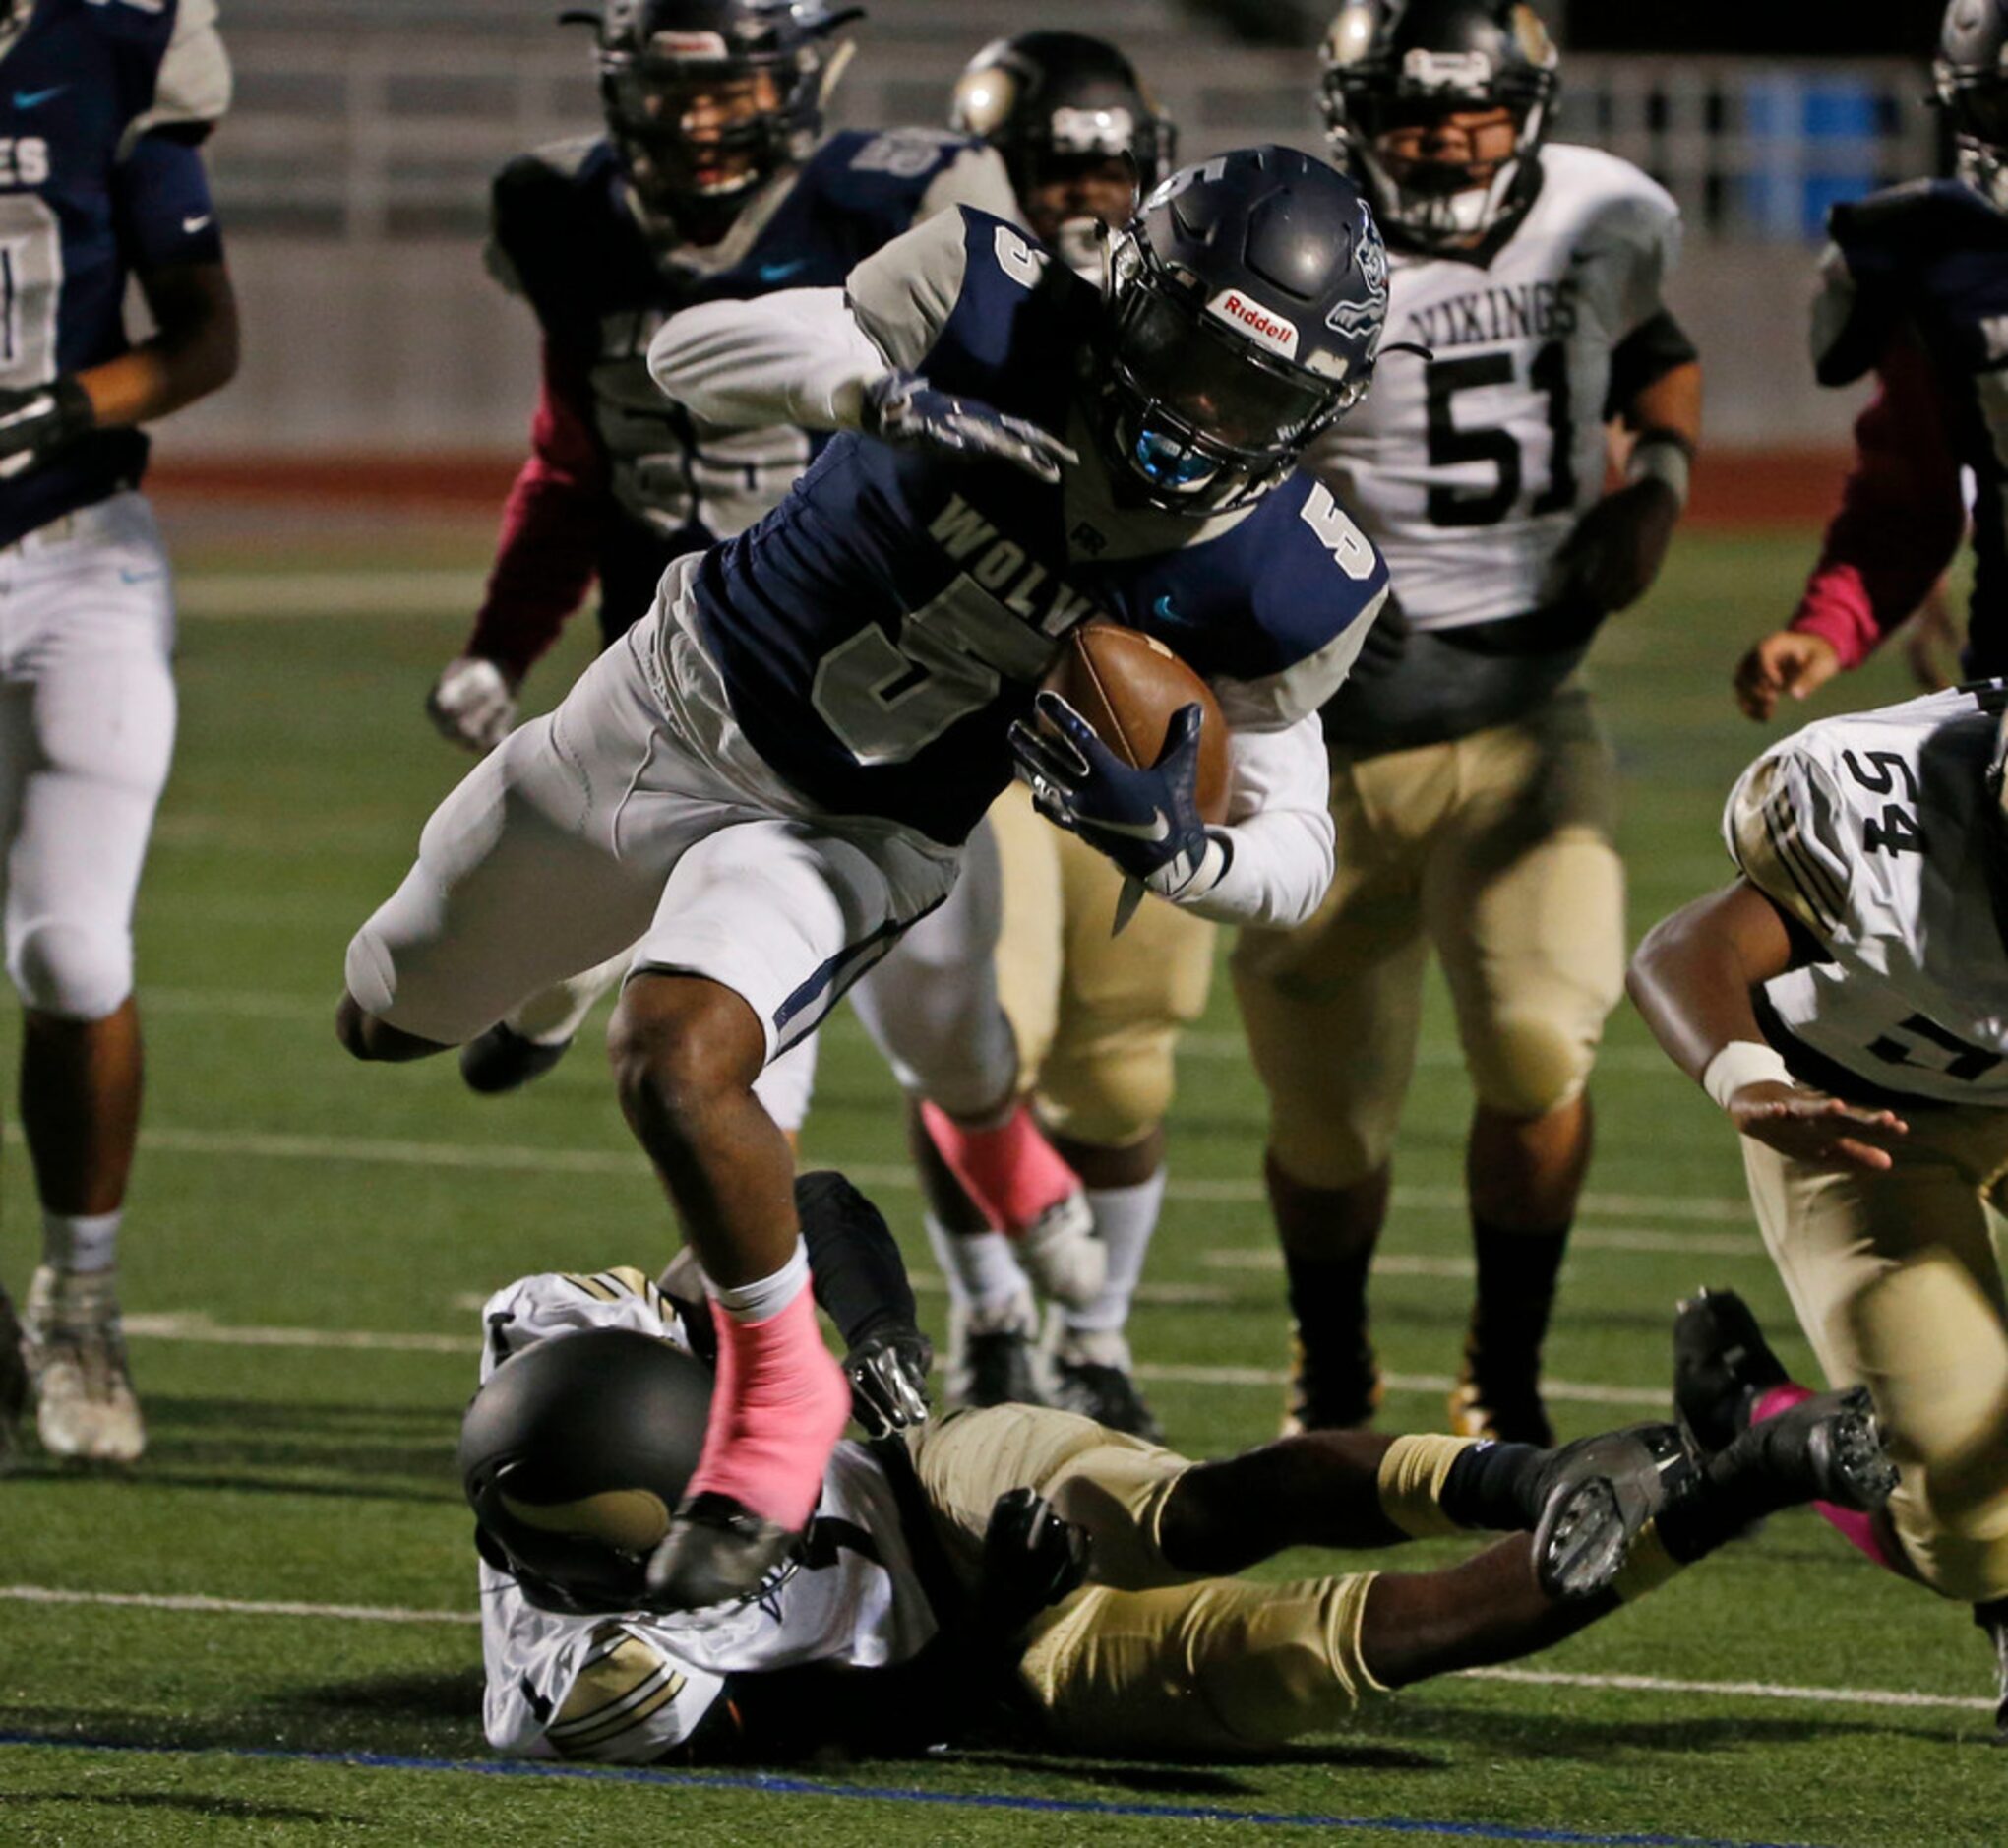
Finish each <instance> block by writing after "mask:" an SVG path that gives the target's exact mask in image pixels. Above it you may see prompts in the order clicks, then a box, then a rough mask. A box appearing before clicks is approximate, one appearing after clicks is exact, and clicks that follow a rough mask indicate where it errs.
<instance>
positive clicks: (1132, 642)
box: [1010, 623, 1228, 900]
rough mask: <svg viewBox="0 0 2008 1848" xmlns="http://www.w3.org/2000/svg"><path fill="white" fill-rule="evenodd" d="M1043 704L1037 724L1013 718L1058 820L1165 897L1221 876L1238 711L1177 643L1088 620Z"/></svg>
mask: <svg viewBox="0 0 2008 1848" xmlns="http://www.w3.org/2000/svg"><path fill="white" fill-rule="evenodd" d="M1035 712H1036V714H1037V722H1036V723H1035V724H1032V725H1027V724H1024V723H1022V722H1020V723H1018V724H1014V725H1013V726H1012V727H1011V734H1010V738H1011V751H1012V755H1013V756H1014V758H1015V759H1016V768H1017V773H1018V775H1019V777H1020V778H1021V779H1022V780H1023V781H1024V782H1025V783H1026V784H1027V785H1028V786H1029V787H1030V789H1031V791H1032V800H1033V802H1034V803H1035V804H1036V805H1037V807H1038V809H1039V812H1040V813H1041V814H1042V815H1044V816H1045V817H1046V819H1047V820H1048V821H1050V822H1053V823H1054V824H1056V825H1057V826H1059V827H1061V828H1065V829H1066V830H1067V831H1068V832H1072V833H1077V834H1079V835H1080V837H1081V838H1082V839H1083V840H1085V841H1087V842H1088V844H1089V845H1090V846H1093V847H1095V848H1097V849H1098V850H1099V851H1101V852H1103V853H1105V854H1107V855H1108V856H1109V858H1110V859H1112V860H1113V861H1115V863H1116V864H1117V865H1118V866H1120V867H1121V868H1122V869H1123V870H1124V871H1125V872H1126V873H1127V874H1129V875H1130V877H1131V878H1133V879H1136V880H1139V881H1141V882H1142V884H1143V885H1145V886H1146V887H1148V888H1149V889H1150V890H1151V891H1152V892H1155V893H1158V894H1159V895H1160V896H1161V897H1166V898H1171V899H1175V900H1176V899H1178V898H1180V897H1182V896H1189V895H1193V893H1194V889H1195V888H1197V889H1200V890H1203V889H1205V888H1210V887H1211V886H1212V885H1213V884H1214V883H1215V882H1216V881H1217V880H1218V878H1219V875H1220V873H1221V871H1223V870H1224V866H1225V860H1226V851H1227V850H1226V848H1225V847H1224V846H1223V845H1222V844H1221V843H1220V842H1219V841H1217V840H1215V839H1214V837H1213V836H1212V835H1211V834H1209V833H1208V832H1207V830H1208V828H1209V827H1210V826H1213V825H1217V824H1219V823H1220V822H1223V821H1225V820H1226V817H1227V795H1228V753H1227V721H1226V720H1225V719H1224V718H1223V717H1222V716H1221V713H1220V708H1219V706H1218V704H1217V703H1216V702H1215V700H1214V698H1213V695H1212V693H1211V692H1210V691H1209V690H1208V688H1207V686H1206V683H1205V682H1204V681H1203V680H1201V679H1200V678H1199V676H1198V675H1197V674H1195V673H1193V672H1192V670H1191V669H1190V668H1189V667H1187V665H1186V664H1185V662H1184V661H1182V660H1180V659H1179V657H1178V656H1177V655H1176V654H1174V653H1173V652H1172V651H1171V649H1169V648H1168V647H1165V646H1164V645H1163V644H1162V643H1160V642H1157V641H1155V640H1154V639H1153V638H1151V637H1150V636H1147V635H1144V634H1143V633H1142V632H1141V631H1140V630H1135V629H1126V628H1123V627H1122V626H1120V625H1119V624H1116V623H1088V624H1086V625H1084V626H1083V627H1081V628H1080V629H1077V630H1075V631H1074V632H1073V634H1072V635H1071V636H1069V637H1068V638H1067V643H1066V647H1065V650H1064V651H1063V652H1062V655H1061V657H1060V660H1059V661H1058V662H1057V663H1056V664H1055V665H1054V667H1053V670H1052V671H1051V672H1050V673H1049V674H1048V675H1047V676H1046V683H1045V685H1044V686H1043V687H1042V688H1041V689H1040V691H1039V693H1038V695H1037V698H1036V701H1035ZM1209 869H1210V871H1211V874H1212V877H1211V878H1206V879H1204V880H1203V884H1202V875H1204V874H1205V873H1206V872H1207V871H1208V870H1209Z"/></svg>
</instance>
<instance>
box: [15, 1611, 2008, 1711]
mask: <svg viewBox="0 0 2008 1848" xmlns="http://www.w3.org/2000/svg"><path fill="white" fill-rule="evenodd" d="M0 1602H4V1603H9V1604H42V1605H99V1606H107V1607H110V1608H112V1609H116V1610H139V1611H171V1612H177V1613H181V1614H184V1615H188V1616H195V1617H287V1618H307V1619H312V1620H315V1621H320V1622H333V1623H351V1624H450V1625H455V1626H459V1627H467V1626H472V1625H475V1624H478V1623H479V1622H480V1621H481V1619H480V1616H479V1614H478V1613H476V1612H474V1611H420V1610H410V1609H405V1608H403V1607H400V1606H397V1605H386V1604H310V1603H306V1602H302V1601H296V1600H293V1599H289V1598H285V1599H262V1598H207V1597H202V1596H198V1595H194V1594H188V1593H179V1594H170V1593H159V1594H154V1593H148V1592H137V1591H71V1590H66V1589H63V1588H61V1587H58V1586H53V1585H0ZM1465 1675H1466V1677H1467V1678H1468V1679H1470V1680H1472V1681H1499V1682H1517V1683H1520V1684H1522V1685H1523V1686H1527V1687H1536V1688H1584V1689H1593V1690H1601V1689H1611V1690H1615V1691H1618V1692H1621V1693H1625V1694H1711V1695H1716V1696H1727V1697H1730V1698H1737V1699H1755V1700H1810V1701H1815V1702H1821V1703H1826V1704H1831V1705H1840V1706H1864V1707H1908V1708H1935V1709H1941V1710H1951V1711H1955V1712H1961V1713H1984V1712H1987V1711H1989V1710H1990V1709H1991V1708H1992V1706H1993V1704H1994V1703H1993V1702H1992V1701H1991V1700H1989V1699H1985V1698H1982V1697H1978V1696H1974V1695H1969V1694H1916V1693H1913V1692H1910V1691H1909V1690H1905V1689H1896V1688H1806V1687H1799V1686H1796V1685H1794V1684H1792V1683H1788V1682H1768V1681H1686V1680H1678V1679H1675V1678H1673V1677H1671V1676H1664V1675H1571V1674H1565V1673H1562V1672H1560V1671H1557V1670H1553V1669H1530V1668H1474V1669H1467V1670H1466V1671H1465Z"/></svg>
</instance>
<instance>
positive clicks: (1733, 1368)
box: [1673, 1290, 1792, 1453]
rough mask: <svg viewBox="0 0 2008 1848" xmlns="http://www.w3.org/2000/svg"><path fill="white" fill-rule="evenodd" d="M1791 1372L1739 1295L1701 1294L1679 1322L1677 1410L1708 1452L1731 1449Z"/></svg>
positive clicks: (1675, 1346) (1675, 1368) (1676, 1334)
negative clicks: (1767, 1397) (1765, 1399)
mask: <svg viewBox="0 0 2008 1848" xmlns="http://www.w3.org/2000/svg"><path fill="white" fill-rule="evenodd" d="M1791 1380H1792V1376H1791V1375H1790V1374H1788V1373H1787V1372H1786V1371H1785V1368H1784V1366H1783V1365H1782V1364H1781V1362H1780V1361H1779V1358H1778V1356H1777V1355H1776V1354H1774V1353H1772V1351H1771V1348H1770V1345H1769V1344H1768V1343H1767V1342H1766V1341H1765V1339H1764V1335H1763V1332H1762V1330H1760V1329H1759V1328H1758V1326H1757V1318H1756V1317H1755V1316H1753V1315H1751V1313H1750V1307H1749V1305H1748V1304H1747V1303H1745V1302H1744V1301H1743V1299H1742V1298H1741V1297H1740V1296H1738V1295H1737V1294H1736V1293H1735V1291H1734V1290H1697V1291H1695V1293H1694V1294H1693V1295H1692V1296H1690V1297H1688V1298H1687V1300H1686V1301H1685V1302H1683V1303H1682V1304H1681V1305H1680V1308H1679V1313H1678V1315H1676V1316H1675V1317H1674V1319H1673V1406H1674V1409H1675V1410H1676V1411H1677V1412H1678V1413H1679V1414H1680V1422H1681V1424H1682V1425H1684V1426H1685V1427H1686V1429H1687V1435H1688V1436H1689V1437H1690V1438H1692V1439H1693V1440H1694V1442H1695V1444H1696V1445H1698V1446H1699V1447H1700V1448H1702V1449H1703V1450H1706V1451H1709V1452H1711V1453H1712V1452H1714V1451H1716V1450H1721V1449H1726V1448H1728V1447H1729V1446H1730V1445H1731V1444H1733V1443H1734V1442H1735V1440H1736V1438H1737V1437H1738V1436H1739V1435H1740V1434H1741V1433H1742V1432H1744V1431H1746V1430H1748V1429H1749V1424H1750V1412H1751V1410H1752V1408H1753V1407H1754V1406H1755V1405H1756V1403H1757V1400H1758V1399H1759V1398H1760V1397H1762V1396H1763V1394H1764V1393H1766V1392H1768V1391H1770V1390H1771V1388H1772V1387H1773V1386H1789V1385H1790V1384H1791Z"/></svg>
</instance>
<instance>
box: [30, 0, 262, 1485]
mask: <svg viewBox="0 0 2008 1848" xmlns="http://www.w3.org/2000/svg"><path fill="white" fill-rule="evenodd" d="M229 90H230V74H229V66H228V63H227V61H226V60H225V57H224V54H223V48H222V44H221V41H220V40H219V39H218V37H217V35H216V31H215V7H214V5H213V0H146V3H145V4H141V3H140V0H112V3H110V4H107V3H106V0H15V3H14V4H12V5H10V6H8V7H7V8H6V9H5V12H4V14H0V853H4V856H5V857H4V867H5V879H4V885H5V904H4V934H5V943H6V959H7V973H8V975H9V977H10V978H11V979H12V981H13V982H14V985H15V988H16V990H17V991H18V992H19V994H20V996H21V1000H22V1004H23V1007H24V1010H25V1021H24V1031H23V1038H22V1078H21V1097H22V1128H23V1130H24V1132H25V1133H26V1136H27V1140H28V1144H29V1153H30V1159H31V1160H32V1162H33V1165H34V1175H35V1187H36V1191H37V1193H38V1194H39V1196H40V1200H41V1207H42V1238H43V1245H42V1263H41V1264H40V1265H39V1267H38V1268H37V1269H36V1271H35V1273H34V1279H33V1282H32V1284H31V1285H30V1293H29V1298H28V1303H27V1308H26V1314H25V1317H24V1318H23V1324H22V1327H21V1328H19V1329H17V1325H16V1319H15V1316H14V1312H13V1310H12V1309H11V1308H10V1307H8V1305H7V1302H6V1299H5V1297H4V1296H0V1466H4V1463H5V1461H6V1460H7V1458H8V1457H9V1456H10V1455H11V1453H12V1448H13V1441H14V1432H13V1418H14V1415H15V1414H16V1413H17V1412H18V1411H19V1410H20V1409H21V1406H22V1404H23V1386H24V1384H25V1383H24V1382H23V1380H22V1379H21V1378H20V1376H19V1375H18V1374H17V1373H16V1371H15V1370H16V1369H17V1368H18V1367H19V1366H20V1365H21V1358H20V1357H21V1355H22V1353H23V1346H22V1342H21V1340H20V1339H19V1338H18V1336H19V1335H20V1334H22V1333H25V1335H26V1349H25V1353H26V1365H27V1369H28V1372H29V1374H30V1376H31V1377H32V1385H33V1386H34V1389H35V1393H36V1399H37V1406H36V1415H37V1423H38V1426H39V1430H40V1435H41V1440H42V1445H43V1448H45V1449H47V1450H48V1451H49V1452H50V1453H51V1454H52V1455H57V1456H68V1457H80V1458H86V1459H92V1460H98V1461H108V1462H131V1461H132V1460H133V1459H135V1458H136V1457H138V1456H139V1455H140V1454H141V1452H142V1451H143V1450H144V1448H145V1446H146V1432H145V1427H144V1424H143V1421H142V1419H141V1415H140V1408H139V1404H138V1402H137V1400H136V1399H135V1398H134V1395H133V1388H132V1382H131V1380H130V1378H129V1376H128V1374H127V1370H126V1360H125V1350H124V1344H123V1341H122V1339H121V1335H120V1329H119V1311H118V1298H117V1288H116V1272H115V1268H114V1266H115V1260H116V1252H117V1239H118V1231H119V1219H120V1214H121V1209H122V1207H123V1204H124V1201H125V1191H126V1179H127V1174H128V1171H129V1170H130V1168H131V1166H132V1159H133V1147H134V1141H135V1139H136V1136H137V1131H138V1123H139V1109H140V1067H141V1060H140V1027H139V1016H138V1013H137V1011H136V1009H135V1006H134V1002H133V945H132V916H133V904H134V898H135V895H136V893H137V891H138V887H139V879H140V867H141V863H142V861H143V860H144V858H145V856H146V850H147V837H148V834H149V832H150V831H151V829H152V820H153V809H154V805H155V804H156V802H157V801H158V800H159V795H160V789H161V785H162V784H163V783H164V782H165V780H166V776H167V765H168V758H169V755H170V753H171V751H172V748H173V740H174V682H173V678H172V675H171V672H170V669H169V656H170V653H171V650H172V647H173V639H174V607H173V602H172V599H171V595H170V592H169V585H168V572H167V558H166V554H165V553H164V552H163V551H162V549H161V544H160V535H159V532H158V529H157V528H156V527H155V525H154V523H153V516H152V513H151V511H150V510H149V508H148V506H147V503H146V501H145V500H144V499H142V498H141V496H140V494H139V491H138V490H139V484H140V478H141V476H142V474H143V473H144V472H145V469H146V465H147V439H146V437H145V436H144V435H142V434H141V431H140V428H139V426H140V425H142V424H145V423H149V422H151V421H152V420H153V419H154V418H156V417H161V416H164V415H166V414H167V413H168V412H170V411H173V410H177V409H179V408H180V407H181V406H182V405H183V404H187V403H190V402H192V401H193V400H196V399H198V398H201V397H203V396H205V395H206V394H208V393H210V392H213V391H214V390H216V388H217V387H219V386H220V385H222V384H223V383H224V382H225V381H226V380H227V379H228V378H229V377H230V375H231V374H232V372H233V371H234V370H235V369H236V364H237V316H236V309H235V306H234V303H233V300H232V297H231V292H230V283H229V277H228V276H227V274H226V272H225V270H224V267H223V250H222V243H221V241H220V238H219V236H218V233H217V229H216V220H215V212H214V209H213V206H212V204H211V201H210V193H209V185H208V182H207V180H206V179H205V177H204V172H203V162H202V156H201V154H200V153H199V152H198V150H199V146H200V144H201V142H202V140H203V138H204V136H205V135H206V134H207V133H208V132H209V129H210V126H211V125H212V124H213V122H214V121H215V120H216V118H217V117H218V116H219V115H221V113H222V112H223V109H224V108H225V106H226V105H227V103H228V100H229ZM133 280H137V281H138V283H139V286H140V290H141V292H142V294H143V295H144V296H145V298H146V302H147V306H148V309H149V311H150V313H151V315H152V320H153V323H154V329H155V331H154V333H153V334H152V336H151V337H150V338H149V339H145V340H142V341H140V342H138V343H137V344H136V343H135V342H134V341H132V340H131V339H129V338H128V336H127V333H126V328H125V320H124V312H123V311H124V301H125V294H126V288H127V285H128V283H129V282H131V281H133Z"/></svg>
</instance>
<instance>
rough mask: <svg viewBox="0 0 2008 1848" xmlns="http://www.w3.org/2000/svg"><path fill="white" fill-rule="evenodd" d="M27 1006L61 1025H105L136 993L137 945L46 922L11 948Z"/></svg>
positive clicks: (119, 936)
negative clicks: (92, 1022)
mask: <svg viewBox="0 0 2008 1848" xmlns="http://www.w3.org/2000/svg"><path fill="white" fill-rule="evenodd" d="M7 973H8V975H9V977H10V978H11V979H12V980H13V983H14V986H15V989H16V991H17V992H18V993H19V994H20V996H21V1000H22V1005H23V1006H25V1007H27V1008H30V1009H31V1010H32V1011H33V1012H34V1013H36V1014H45V1015H50V1016H54V1017H55V1018H57V1019H59V1020H101V1019H103V1018H104V1017H105V1016H106V1015H108V1014H114V1013H116V1012H117V1011H118V1009H119V1007H120V1006H121V1005H122V1004H123V1003H124V1001H125V999H126V997H127V996H128V995H130V994H131V993H132V992H133V940H132V937H131V934H130V933H128V932H126V931H122V930H105V929H102V928H100V927H98V926H95V925H90V924H76V923H71V922H69V921H67V920H65V919H61V918H45V919H41V920H38V921H37V922H35V923H33V924H30V926H29V927H28V928H27V929H26V930H24V931H23V932H22V933H21V934H20V935H19V936H18V937H17V938H15V940H14V941H13V942H12V943H11V944H9V946H8V954H7Z"/></svg>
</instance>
